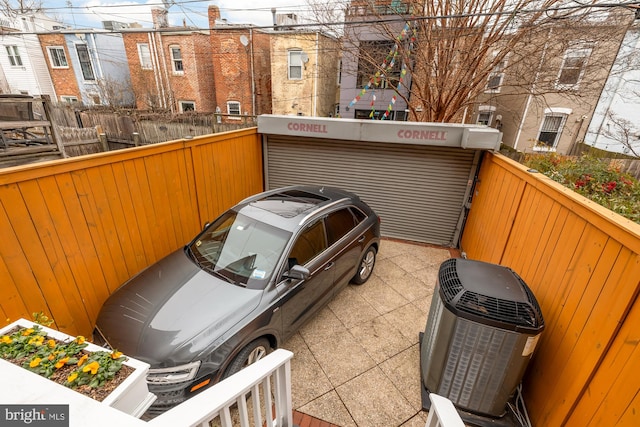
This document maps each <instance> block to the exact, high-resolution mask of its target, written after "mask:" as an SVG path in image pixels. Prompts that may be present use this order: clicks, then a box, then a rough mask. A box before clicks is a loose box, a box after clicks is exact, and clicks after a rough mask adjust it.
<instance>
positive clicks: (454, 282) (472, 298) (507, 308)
mask: <svg viewBox="0 0 640 427" xmlns="http://www.w3.org/2000/svg"><path fill="white" fill-rule="evenodd" d="M463 278H466V281H465V283H466V286H463ZM438 280H439V282H440V286H441V290H442V293H443V300H444V302H445V304H446V305H447V307H448V308H449V309H451V310H453V311H457V312H460V313H466V314H469V315H471V316H477V317H480V318H482V319H486V320H487V321H491V322H495V326H502V327H505V325H508V326H506V327H507V328H509V329H518V330H520V329H521V328H533V329H536V330H537V329H538V328H539V327H540V325H541V324H542V312H541V311H540V307H539V305H538V302H537V301H536V299H535V297H534V296H533V293H532V292H531V290H530V289H529V287H528V286H527V285H526V283H525V282H524V281H523V280H522V279H521V278H520V276H518V275H517V274H516V273H515V272H514V271H513V270H511V269H510V268H507V267H502V266H498V265H494V264H486V263H482V262H479V261H471V260H464V259H462V258H452V259H449V260H447V261H445V262H444V263H442V265H441V266H440V271H439V276H438ZM470 318H471V317H470Z"/></svg>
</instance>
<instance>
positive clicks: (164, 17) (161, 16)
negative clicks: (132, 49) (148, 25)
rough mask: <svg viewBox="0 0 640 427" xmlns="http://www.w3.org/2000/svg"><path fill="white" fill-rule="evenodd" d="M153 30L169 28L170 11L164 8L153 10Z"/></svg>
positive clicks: (154, 8)
mask: <svg viewBox="0 0 640 427" xmlns="http://www.w3.org/2000/svg"><path fill="white" fill-rule="evenodd" d="M151 21H153V28H167V27H168V26H169V11H168V10H167V9H165V8H164V7H153V8H151Z"/></svg>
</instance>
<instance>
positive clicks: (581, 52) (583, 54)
mask: <svg viewBox="0 0 640 427" xmlns="http://www.w3.org/2000/svg"><path fill="white" fill-rule="evenodd" d="M591 51H592V49H591V48H588V47H584V46H583V47H573V48H569V49H567V50H565V52H564V56H563V58H562V65H560V69H559V70H558V76H557V77H556V89H578V87H579V86H580V82H581V81H582V78H583V77H584V72H585V70H586V68H587V63H588V62H589V57H590V56H591ZM572 58H584V62H583V63H582V65H581V66H580V73H579V74H578V78H577V79H576V81H575V83H561V82H560V78H561V77H562V73H563V72H564V71H565V69H568V68H566V65H567V62H568V60H570V59H572ZM573 68H576V67H573Z"/></svg>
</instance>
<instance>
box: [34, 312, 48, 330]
mask: <svg viewBox="0 0 640 427" xmlns="http://www.w3.org/2000/svg"><path fill="white" fill-rule="evenodd" d="M31 315H32V316H33V321H34V322H35V323H37V324H39V325H42V326H51V325H53V319H49V317H48V316H47V315H46V314H44V313H43V312H42V311H40V312H38V313H31Z"/></svg>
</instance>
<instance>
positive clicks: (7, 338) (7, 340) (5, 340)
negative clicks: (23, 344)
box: [2, 335, 13, 344]
mask: <svg viewBox="0 0 640 427" xmlns="http://www.w3.org/2000/svg"><path fill="white" fill-rule="evenodd" d="M2 342H3V343H5V344H11V343H12V342H13V340H12V339H11V337H10V336H9V335H3V336H2Z"/></svg>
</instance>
